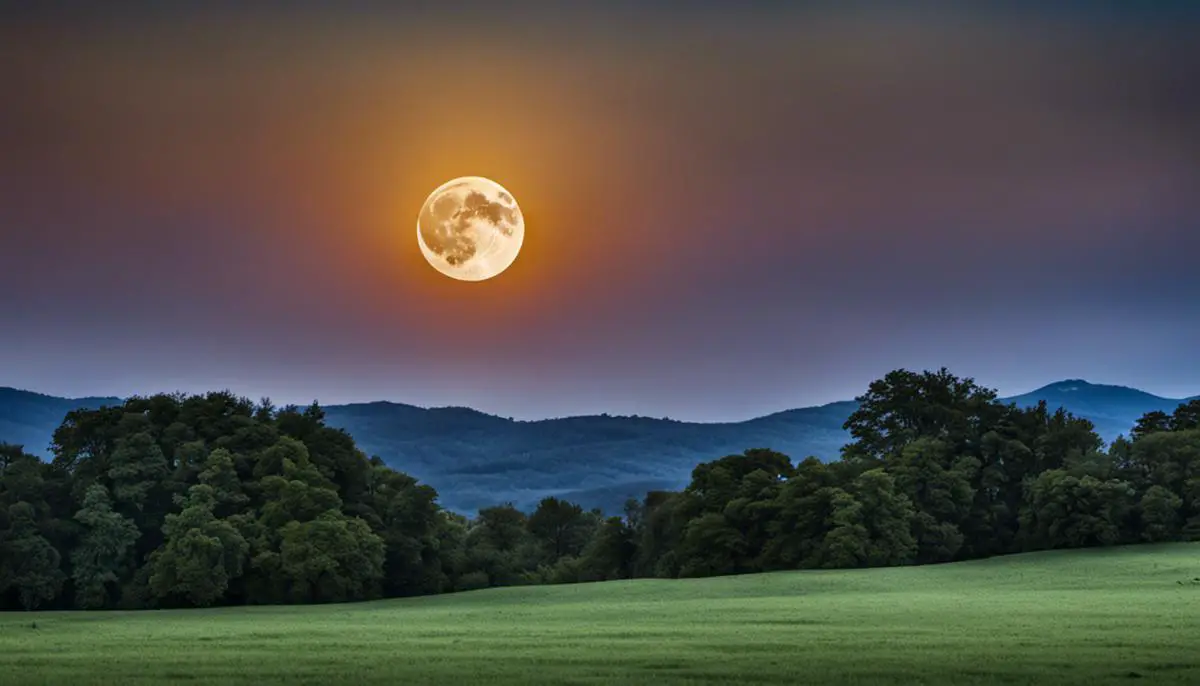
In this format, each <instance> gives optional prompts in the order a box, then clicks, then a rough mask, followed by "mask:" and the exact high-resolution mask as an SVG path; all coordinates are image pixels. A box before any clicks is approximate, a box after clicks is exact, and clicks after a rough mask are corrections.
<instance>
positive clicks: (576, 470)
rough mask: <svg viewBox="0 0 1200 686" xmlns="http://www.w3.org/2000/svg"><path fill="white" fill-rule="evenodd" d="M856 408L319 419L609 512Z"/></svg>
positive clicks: (42, 402)
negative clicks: (739, 417) (691, 417)
mask: <svg viewBox="0 0 1200 686" xmlns="http://www.w3.org/2000/svg"><path fill="white" fill-rule="evenodd" d="M1040 400H1045V401H1046V402H1047V404H1049V405H1050V406H1051V407H1052V408H1055V407H1059V406H1062V407H1065V408H1067V409H1068V410H1070V411H1071V412H1073V413H1074V414H1076V415H1078V416H1081V417H1086V418H1087V419H1090V420H1091V421H1092V422H1093V423H1095V425H1096V428H1097V431H1098V433H1099V434H1100V435H1101V436H1102V437H1103V438H1104V439H1105V440H1106V441H1111V440H1112V439H1114V438H1116V436H1117V435H1118V434H1122V433H1124V434H1128V433H1129V430H1130V429H1131V428H1132V427H1133V424H1134V422H1136V421H1137V419H1138V417H1140V416H1142V415H1143V414H1145V413H1146V412H1149V411H1151V410H1164V411H1170V410H1173V409H1174V408H1175V407H1177V406H1178V405H1179V404H1180V403H1183V402H1186V401H1187V399H1172V398H1162V397H1159V396H1156V395H1152V394H1150V393H1146V392H1144V391H1139V390H1137V389H1133V388H1126V387H1123V386H1105V385H1098V384H1091V383H1088V382H1086V381H1082V380H1067V381H1060V382H1057V383H1053V384H1050V385H1048V386H1044V387H1042V388H1039V389H1037V390H1036V391H1032V392H1030V393H1026V394H1023V395H1019V396H1015V397H1012V398H1006V399H1005V401H1006V402H1015V403H1017V404H1018V405H1021V406H1029V405H1035V404H1037V402H1038V401H1040ZM119 402H121V401H120V399H118V398H77V399H67V398H56V397H53V396H47V395H41V394H37V393H30V392H27V391H18V390H14V389H7V388H0V442H10V443H17V444H22V445H25V446H26V449H28V450H29V451H30V452H33V453H36V454H42V455H46V456H48V455H49V443H50V437H51V434H52V433H53V431H54V429H55V428H56V427H57V426H58V425H59V424H60V423H61V422H62V419H63V416H64V415H65V414H66V413H67V412H68V411H69V410H71V409H74V408H77V407H99V406H101V405H105V404H115V403H119ZM855 406H856V404H855V403H854V402H853V401H843V402H836V403H830V404H828V405H822V406H820V407H806V408H799V409H794V410H786V411H784V412H778V413H775V414H771V415H767V416H764V417H758V418H755V419H750V420H747V421H742V422H729V423H695V422H679V421H673V420H669V419H655V418H649V417H616V416H606V415H598V416H584V417H568V418H563V419H545V420H539V421H514V420H510V419H505V418H502V417H497V416H494V415H489V414H486V413H483V412H479V411H477V410H472V409H469V408H458V407H445V408H421V407H416V406H413V405H404V404H399V403H390V402H373V403H359V404H351V405H330V406H328V407H326V408H325V412H326V419H327V421H328V423H329V424H330V425H332V426H336V427H340V428H343V429H346V430H347V431H348V432H349V433H350V434H351V435H353V436H354V438H355V440H356V441H357V443H358V445H359V447H360V448H362V450H363V451H365V452H366V453H368V454H371V455H378V456H380V457H382V458H383V459H384V460H385V461H386V462H387V463H388V464H390V465H392V466H393V467H396V468H397V469H400V470H403V471H405V472H407V473H409V474H412V475H413V476H415V477H417V478H418V479H420V480H421V481H424V482H426V483H430V484H432V485H433V486H434V487H435V488H437V490H438V492H439V493H440V494H441V501H442V503H443V504H444V505H446V506H447V507H449V508H451V509H454V510H459V511H463V512H470V511H474V510H476V509H478V508H479V507H484V506H487V505H492V504H497V503H501V502H505V501H511V502H514V503H515V504H517V505H518V506H521V507H529V506H531V505H532V504H533V503H536V502H537V500H539V499H540V498H542V497H545V496H547V495H556V496H559V497H566V498H569V499H571V500H574V501H576V502H579V503H581V504H583V505H585V506H588V507H602V508H603V509H604V510H605V511H607V512H617V511H619V509H620V506H621V503H623V502H624V501H625V499H626V498H630V497H641V496H642V495H644V494H645V492H646V491H648V490H654V489H663V488H679V487H681V486H682V485H683V484H685V483H686V482H687V480H688V478H689V476H690V474H691V470H692V468H693V467H695V465H696V464H697V463H699V462H703V461H707V460H711V459H714V458H717V457H720V456H722V455H726V454H731V453H739V452H741V451H743V450H745V449H747V448H754V447H767V448H773V449H775V450H779V451H781V452H783V453H786V454H788V455H791V456H792V457H793V458H794V459H795V460H799V459H802V458H804V457H806V456H809V455H814V456H817V457H820V458H822V459H826V460H828V459H833V458H835V457H836V456H837V455H838V453H839V449H840V448H841V446H842V445H843V444H844V443H845V442H846V441H847V438H848V437H847V435H846V433H845V431H843V430H842V423H843V422H844V421H845V420H846V417H847V416H849V414H850V413H851V412H853V411H854V408H855Z"/></svg>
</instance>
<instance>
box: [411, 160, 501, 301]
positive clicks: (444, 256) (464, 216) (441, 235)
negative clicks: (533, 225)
mask: <svg viewBox="0 0 1200 686" xmlns="http://www.w3.org/2000/svg"><path fill="white" fill-rule="evenodd" d="M524 240H525V219H524V217H523V216H522V215H521V208H520V207H519V206H518V205H517V200H516V198H514V197H513V195H512V193H509V192H508V191H507V190H506V189H505V188H504V187H503V186H501V185H500V184H498V183H496V182H495V181H492V180H491V179H485V178H483V177H481V176H464V177H462V178H458V179H454V180H452V181H447V182H446V183H444V184H442V185H441V186H438V187H437V188H436V189H434V191H433V192H432V193H430V194H429V197H428V198H426V199H425V204H424V205H422V206H421V213H420V214H419V215H418V216H417V244H418V245H420V246H421V254H423V255H424V256H425V259H426V260H428V261H429V264H431V265H433V268H434V269H436V270H438V271H439V272H441V273H443V274H445V275H446V276H449V277H451V278H455V279H459V280H460V281H483V280H485V279H490V278H492V277H493V276H496V275H497V274H499V273H500V272H502V271H504V270H505V269H508V267H509V266H510V265H511V264H512V263H513V260H515V259H517V253H519V252H520V251H521V244H522V243H523V242H524Z"/></svg>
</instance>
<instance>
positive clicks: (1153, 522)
mask: <svg viewBox="0 0 1200 686" xmlns="http://www.w3.org/2000/svg"><path fill="white" fill-rule="evenodd" d="M1182 507H1183V498H1180V497H1179V496H1178V495H1175V494H1174V493H1172V492H1171V491H1169V490H1167V489H1166V488H1164V487H1162V486H1158V485H1154V486H1151V487H1150V488H1149V489H1147V490H1146V492H1145V493H1143V494H1142V500H1141V503H1140V509H1141V514H1142V538H1143V539H1144V540H1146V541H1150V542H1158V541H1172V540H1175V539H1176V537H1177V536H1178V535H1179V525H1180V517H1179V510H1180V508H1182Z"/></svg>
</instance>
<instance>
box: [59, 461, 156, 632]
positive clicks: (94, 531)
mask: <svg viewBox="0 0 1200 686" xmlns="http://www.w3.org/2000/svg"><path fill="white" fill-rule="evenodd" d="M75 519H76V520H77V521H78V522H79V523H80V524H82V525H83V527H84V533H83V536H82V537H81V538H80V541H79V543H78V545H76V547H75V549H74V550H72V551H71V564H72V571H71V576H72V578H73V579H74V580H75V603H76V604H77V605H78V606H79V607H80V608H83V609H85V610H91V609H98V608H103V607H106V606H108V605H109V604H110V602H111V600H112V597H111V596H112V593H113V591H114V590H115V589H116V588H117V587H118V586H119V584H120V583H121V581H122V580H123V577H128V576H130V575H132V571H133V570H132V569H131V568H130V566H131V563H133V562H134V561H133V559H132V555H131V553H132V552H133V548H134V544H135V543H136V542H137V539H138V537H139V536H140V535H141V532H139V531H138V528H137V525H135V524H134V523H133V520H131V519H129V518H128V517H125V516H123V515H121V514H120V513H118V512H114V511H113V509H112V501H111V500H110V498H109V496H108V489H106V488H105V487H104V486H103V485H101V484H98V483H97V484H92V485H91V486H90V487H89V488H88V490H87V494H86V495H85V496H84V500H83V507H82V508H80V510H79V511H78V512H76V513H75Z"/></svg>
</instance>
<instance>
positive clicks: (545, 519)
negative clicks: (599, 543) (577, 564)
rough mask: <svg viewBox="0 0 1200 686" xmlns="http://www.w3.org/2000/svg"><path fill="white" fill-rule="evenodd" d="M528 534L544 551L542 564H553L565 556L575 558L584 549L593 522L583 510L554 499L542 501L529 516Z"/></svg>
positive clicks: (577, 506)
mask: <svg viewBox="0 0 1200 686" xmlns="http://www.w3.org/2000/svg"><path fill="white" fill-rule="evenodd" d="M528 526H529V532H530V533H531V534H533V536H534V537H535V538H536V539H537V540H538V541H539V542H540V543H541V545H542V546H543V547H544V549H545V551H546V553H545V554H546V558H545V559H546V561H547V562H550V563H551V564H553V563H554V562H557V561H558V560H559V558H562V557H564V556H567V555H572V556H576V555H579V554H580V552H582V551H583V548H584V546H585V545H587V541H588V538H589V537H590V536H591V534H592V529H593V528H594V522H593V521H592V520H591V519H590V518H589V517H588V516H587V515H586V514H585V513H584V511H583V508H582V507H580V506H579V505H576V504H574V503H570V502H567V501H565V500H559V499H558V498H554V497H548V498H543V499H542V500H541V501H540V502H539V503H538V506H537V509H536V510H534V512H533V514H532V515H530V516H529V521H528Z"/></svg>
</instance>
